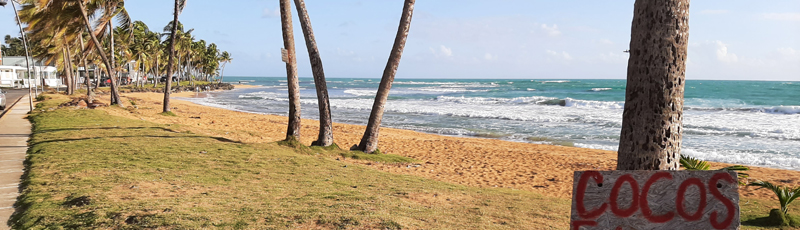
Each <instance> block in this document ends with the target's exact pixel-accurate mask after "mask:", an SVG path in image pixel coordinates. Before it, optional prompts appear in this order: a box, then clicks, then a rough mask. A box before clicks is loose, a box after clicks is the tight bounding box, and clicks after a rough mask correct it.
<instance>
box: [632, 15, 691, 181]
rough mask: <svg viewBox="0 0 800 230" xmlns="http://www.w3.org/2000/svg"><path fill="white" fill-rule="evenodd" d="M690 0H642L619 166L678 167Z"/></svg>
mask: <svg viewBox="0 0 800 230" xmlns="http://www.w3.org/2000/svg"><path fill="white" fill-rule="evenodd" d="M688 40H689V0H666V1H648V0H636V3H635V4H634V14H633V26H632V28H631V43H630V59H629V60H628V83H627V87H626V92H625V110H624V112H623V114H622V132H621V134H620V142H619V151H618V161H617V170H677V169H678V163H679V162H678V161H679V156H680V150H681V139H682V138H681V137H682V130H683V94H684V91H683V90H684V80H685V73H686V52H687V48H688Z"/></svg>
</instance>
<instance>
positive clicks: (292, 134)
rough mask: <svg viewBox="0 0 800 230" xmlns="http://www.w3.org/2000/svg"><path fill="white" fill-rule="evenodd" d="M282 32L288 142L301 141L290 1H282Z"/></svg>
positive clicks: (298, 93) (298, 82)
mask: <svg viewBox="0 0 800 230" xmlns="http://www.w3.org/2000/svg"><path fill="white" fill-rule="evenodd" d="M280 5H281V30H282V33H283V46H284V47H285V49H286V53H287V55H286V56H287V57H286V60H285V61H286V80H287V85H288V88H289V124H288V127H287V129H286V140H287V141H299V140H300V81H299V80H298V79H297V60H296V59H295V51H294V30H293V28H292V5H291V2H289V0H280Z"/></svg>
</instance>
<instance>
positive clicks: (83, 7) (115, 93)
mask: <svg viewBox="0 0 800 230" xmlns="http://www.w3.org/2000/svg"><path fill="white" fill-rule="evenodd" d="M106 1H107V2H102V0H95V1H90V3H106V4H105V5H106V6H104V7H106V8H105V10H104V11H105V12H117V11H118V10H119V9H118V7H119V6H120V5H124V3H122V0H106ZM115 1H119V2H115ZM76 2H78V6H79V7H80V12H81V15H82V16H83V20H84V25H85V26H86V29H87V30H89V31H93V30H92V26H91V25H92V24H91V22H90V21H89V13H88V10H89V9H93V8H87V4H85V3H84V2H83V0H79V1H76ZM123 7H124V6H123ZM98 8H99V7H98ZM94 10H97V8H94ZM117 15H119V14H117ZM102 18H105V19H107V20H111V17H102ZM102 22H103V21H101V23H102ZM101 25H103V26H98V27H99V28H100V30H101V31H102V30H103V29H104V28H103V27H105V24H101ZM89 35H90V36H91V38H92V42H93V43H94V47H95V49H96V51H97V54H98V55H99V56H100V58H101V59H102V60H103V62H104V63H105V65H106V66H105V67H106V73H107V74H108V76H109V78H110V79H111V104H116V105H119V106H123V104H122V100H120V97H119V89H118V88H117V86H118V84H117V80H116V79H115V78H114V77H113V76H116V75H115V72H114V68H113V65H112V64H111V61H110V60H109V58H108V56H107V55H106V53H105V51H104V50H103V49H102V48H101V47H102V44H101V43H100V40H98V39H97V36H96V35H95V32H92V33H89Z"/></svg>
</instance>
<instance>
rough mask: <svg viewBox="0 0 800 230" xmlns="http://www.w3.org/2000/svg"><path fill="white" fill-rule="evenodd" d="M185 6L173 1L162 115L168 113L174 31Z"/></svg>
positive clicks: (180, 2) (177, 0)
mask: <svg viewBox="0 0 800 230" xmlns="http://www.w3.org/2000/svg"><path fill="white" fill-rule="evenodd" d="M185 6H186V0H175V12H174V13H173V16H174V18H173V19H172V32H171V33H170V36H169V51H168V52H169V60H168V61H167V85H166V86H164V108H163V112H164V113H169V112H170V107H169V94H170V91H172V71H173V66H172V64H173V63H175V38H176V37H177V36H176V34H175V33H176V31H177V30H178V15H180V14H181V12H182V11H183V7H185Z"/></svg>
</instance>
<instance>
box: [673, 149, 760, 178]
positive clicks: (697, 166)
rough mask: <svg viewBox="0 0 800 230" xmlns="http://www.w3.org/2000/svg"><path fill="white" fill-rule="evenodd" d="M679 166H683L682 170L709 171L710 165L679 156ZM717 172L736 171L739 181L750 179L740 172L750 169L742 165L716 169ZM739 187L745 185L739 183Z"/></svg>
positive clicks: (702, 161) (692, 158)
mask: <svg viewBox="0 0 800 230" xmlns="http://www.w3.org/2000/svg"><path fill="white" fill-rule="evenodd" d="M681 166H683V169H684V170H690V171H708V170H711V164H709V163H708V162H707V161H704V160H699V159H697V158H694V157H689V156H684V155H681ZM717 170H728V171H736V172H737V173H738V174H737V175H738V177H739V179H744V180H747V178H749V177H750V174H747V173H744V172H742V171H748V170H750V168H748V167H747V166H744V165H734V166H728V167H725V168H721V169H717ZM739 184H740V185H745V184H746V183H744V182H742V181H739Z"/></svg>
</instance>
